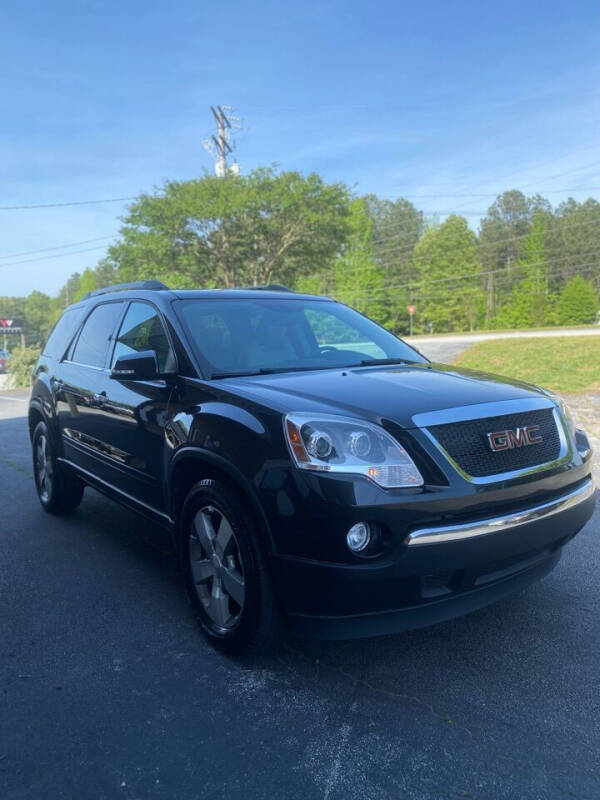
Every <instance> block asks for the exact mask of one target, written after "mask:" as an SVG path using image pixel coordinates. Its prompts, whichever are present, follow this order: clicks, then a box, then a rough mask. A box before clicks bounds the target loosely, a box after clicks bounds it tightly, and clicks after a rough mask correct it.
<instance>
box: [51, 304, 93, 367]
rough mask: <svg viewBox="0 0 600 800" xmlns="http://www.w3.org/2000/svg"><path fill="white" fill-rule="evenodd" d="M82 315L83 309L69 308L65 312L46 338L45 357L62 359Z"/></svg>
mask: <svg viewBox="0 0 600 800" xmlns="http://www.w3.org/2000/svg"><path fill="white" fill-rule="evenodd" d="M84 313H85V308H71V309H69V310H68V311H65V313H64V314H63V315H62V317H61V318H60V319H59V320H58V322H57V323H56V325H55V326H54V330H53V331H52V333H51V334H50V336H49V337H48V341H47V342H46V345H45V347H44V355H45V356H50V358H62V357H63V356H64V354H65V350H66V349H67V346H68V344H69V342H70V341H71V339H72V338H73V336H74V334H75V331H76V330H77V328H78V327H79V323H80V322H81V320H82V319H83V315H84Z"/></svg>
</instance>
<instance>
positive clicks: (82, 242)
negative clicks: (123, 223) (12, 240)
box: [0, 236, 114, 261]
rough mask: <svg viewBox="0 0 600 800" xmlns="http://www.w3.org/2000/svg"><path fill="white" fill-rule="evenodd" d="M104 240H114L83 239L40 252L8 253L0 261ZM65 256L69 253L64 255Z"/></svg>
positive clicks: (45, 248)
mask: <svg viewBox="0 0 600 800" xmlns="http://www.w3.org/2000/svg"><path fill="white" fill-rule="evenodd" d="M106 239H114V236H97V237H96V238H95V239H84V240H83V241H81V242H70V243H69V244H57V245H56V246H55V247H42V248H41V249H40V250H25V251H23V252H21V253H10V254H9V255H6V256H0V260H2V261H3V260H4V259H5V258H20V257H21V256H32V255H35V254H36V253H47V252H49V251H52V250H65V249H66V248H67V247H79V246H80V245H82V244H90V243H91V242H102V241H104V240H106ZM64 255H65V256H68V255H70V253H64Z"/></svg>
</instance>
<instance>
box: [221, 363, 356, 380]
mask: <svg viewBox="0 0 600 800" xmlns="http://www.w3.org/2000/svg"><path fill="white" fill-rule="evenodd" d="M348 366H349V365H348V364H320V365H317V364H313V365H311V366H308V367H307V366H303V367H261V368H260V369H255V370H251V371H248V372H213V374H212V375H211V376H210V380H218V379H219V378H248V377H250V376H251V375H276V374H278V373H280V372H309V371H310V370H318V369H347V368H348ZM350 366H357V365H356V364H354V365H350Z"/></svg>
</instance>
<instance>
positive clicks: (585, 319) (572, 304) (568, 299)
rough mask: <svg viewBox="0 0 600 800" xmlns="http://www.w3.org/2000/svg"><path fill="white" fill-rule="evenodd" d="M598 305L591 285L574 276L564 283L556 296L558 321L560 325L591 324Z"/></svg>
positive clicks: (594, 318)
mask: <svg viewBox="0 0 600 800" xmlns="http://www.w3.org/2000/svg"><path fill="white" fill-rule="evenodd" d="M598 305H599V304H598V295H597V294H596V290H595V289H594V286H593V284H591V283H590V282H589V281H586V280H585V279H584V278H582V277H581V275H576V276H575V277H574V278H571V279H570V280H569V281H567V283H565V285H564V286H563V288H562V290H561V293H560V295H559V296H558V303H557V315H558V321H559V323H560V324H561V325H585V324H588V323H593V322H595V321H596V313H597V311H598Z"/></svg>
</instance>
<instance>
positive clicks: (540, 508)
mask: <svg viewBox="0 0 600 800" xmlns="http://www.w3.org/2000/svg"><path fill="white" fill-rule="evenodd" d="M594 492H595V488H594V481H593V480H592V478H591V477H590V478H588V479H587V481H586V482H585V483H584V484H583V485H582V486H579V487H578V488H577V489H574V490H573V491H572V492H569V493H568V494H565V495H562V497H558V498H556V499H555V500H550V501H549V502H548V503H542V504H540V505H537V506H532V507H531V508H527V509H525V510H524V511H517V512H516V513H513V514H505V515H503V516H501V517H490V518H489V519H484V520H480V521H479V522H470V523H465V524H461V525H445V526H440V527H432V528H419V529H418V530H415V531H412V533H410V534H409V535H408V537H407V538H406V540H405V544H407V545H408V546H409V547H419V546H421V545H429V544H441V543H445V542H456V541H461V540H464V539H474V538H476V537H477V536H487V535H488V534H492V533H502V532H503V531H508V530H513V529H514V528H519V527H521V526H522V525H528V524H529V523H531V522H539V521H540V520H546V519H549V518H550V517H553V516H555V515H556V514H561V513H562V512H563V511H567V510H568V509H570V508H573V507H574V506H577V505H579V503H583V502H585V501H586V500H589V498H590V497H592V496H593V495H594Z"/></svg>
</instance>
